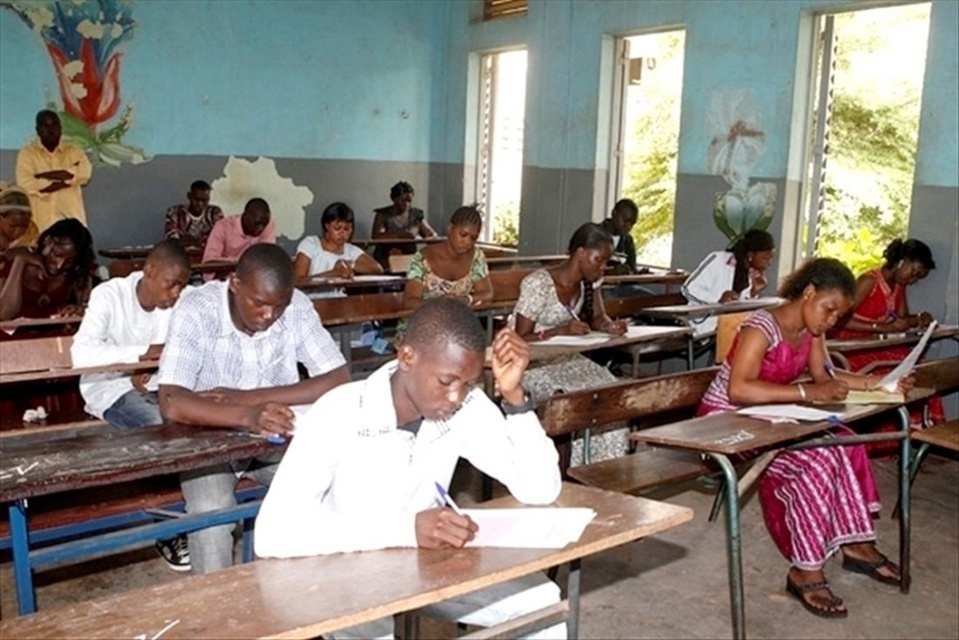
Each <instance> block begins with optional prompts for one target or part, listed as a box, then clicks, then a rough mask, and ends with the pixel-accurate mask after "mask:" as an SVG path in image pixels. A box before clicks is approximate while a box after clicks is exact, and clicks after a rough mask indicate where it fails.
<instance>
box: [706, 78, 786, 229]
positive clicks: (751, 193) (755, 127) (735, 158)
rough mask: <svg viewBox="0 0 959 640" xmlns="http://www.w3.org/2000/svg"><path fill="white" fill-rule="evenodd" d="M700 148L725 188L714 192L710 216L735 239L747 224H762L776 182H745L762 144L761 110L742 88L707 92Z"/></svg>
mask: <svg viewBox="0 0 959 640" xmlns="http://www.w3.org/2000/svg"><path fill="white" fill-rule="evenodd" d="M708 121H709V131H710V132H711V133H712V137H711V139H710V142H709V147H708V149H707V151H706V158H707V162H708V164H709V171H710V173H712V174H713V175H718V176H722V177H723V179H724V180H725V181H726V182H727V183H728V184H729V186H730V189H729V190H728V191H720V192H718V193H716V197H715V198H714V200H713V221H714V222H715V223H716V227H717V228H718V229H719V230H720V231H722V232H723V234H724V235H725V236H726V237H727V238H729V240H730V242H735V241H736V240H737V239H739V237H741V236H742V235H743V234H745V233H746V232H747V231H749V230H750V229H765V228H766V227H768V226H769V223H770V222H772V217H773V213H774V212H775V210H776V185H774V184H772V183H769V182H757V183H755V184H750V183H749V177H750V176H751V175H752V172H753V169H754V168H755V167H756V163H757V162H758V161H759V158H760V156H762V154H763V152H764V151H765V150H766V133H765V132H764V131H763V123H762V114H761V113H760V111H759V108H758V107H757V106H756V104H755V102H754V101H753V99H752V96H751V95H750V93H749V92H748V91H744V90H736V89H734V90H727V91H721V92H716V93H714V94H713V95H712V96H711V99H710V105H709V112H708Z"/></svg>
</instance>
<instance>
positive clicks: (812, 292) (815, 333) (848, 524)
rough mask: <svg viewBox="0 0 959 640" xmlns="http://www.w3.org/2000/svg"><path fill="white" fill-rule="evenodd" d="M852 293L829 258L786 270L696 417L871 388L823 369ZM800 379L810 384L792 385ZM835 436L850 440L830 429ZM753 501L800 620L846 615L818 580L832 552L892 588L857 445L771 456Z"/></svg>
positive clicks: (864, 380) (868, 470)
mask: <svg viewBox="0 0 959 640" xmlns="http://www.w3.org/2000/svg"><path fill="white" fill-rule="evenodd" d="M854 293H855V280H854V278H853V275H852V272H850V271H849V269H848V268H847V267H846V266H845V265H844V264H842V263H841V262H839V261H838V260H833V259H831V258H818V259H815V260H812V261H810V262H807V263H806V264H805V265H804V266H803V267H801V268H800V269H799V270H798V271H796V272H794V273H793V274H792V275H791V276H790V277H789V279H788V280H787V281H786V283H785V284H784V285H783V287H782V289H781V291H780V293H779V295H780V296H782V297H783V298H786V300H787V301H786V302H785V303H784V304H782V305H780V306H778V307H775V308H773V309H770V310H768V311H765V310H764V311H759V312H756V313H755V314H753V315H752V316H750V317H749V319H747V320H746V321H745V322H744V323H743V326H742V329H741V330H740V333H739V335H738V336H737V337H736V340H735V342H734V343H733V346H732V348H731V350H730V354H729V356H728V357H727V358H726V361H725V362H724V363H723V365H722V367H721V368H720V370H719V372H718V373H717V375H716V378H715V379H714V380H713V382H712V384H711V385H710V387H709V389H708V390H707V391H706V394H705V396H704V397H703V401H702V404H701V405H700V407H699V414H700V415H705V414H708V413H713V412H715V411H732V410H735V409H738V408H739V407H741V406H743V405H751V404H765V403H775V402H786V403H788V402H805V401H839V400H842V399H843V398H845V397H846V394H847V392H848V390H849V389H869V388H872V387H874V386H875V385H876V384H877V383H878V381H879V378H878V377H877V376H864V375H859V374H851V373H846V372H841V371H840V372H831V370H827V368H826V355H825V354H826V345H825V340H824V336H825V333H826V331H828V330H829V329H830V328H831V327H832V326H833V325H835V324H836V322H837V321H838V320H839V318H841V317H842V316H843V314H845V313H846V312H847V311H848V310H849V308H850V307H851V305H852V300H853V295H854ZM804 372H805V373H808V375H809V376H811V377H812V381H811V382H801V383H797V382H795V381H796V380H797V378H799V376H800V375H802V374H803V373H804ZM834 376H835V377H834ZM905 386H906V387H909V386H911V379H907V380H906V381H905ZM770 428H775V427H770ZM844 433H845V434H848V433H851V432H850V431H849V430H848V429H845V428H838V429H836V430H835V434H836V435H843V434H844ZM759 500H760V504H761V505H762V509H763V518H764V520H765V522H766V527H767V528H768V530H769V533H770V535H771V536H772V538H773V540H774V542H775V543H776V546H777V547H778V548H779V550H780V551H781V552H782V554H783V555H784V556H785V557H786V559H788V560H789V561H790V562H791V563H792V566H791V567H790V569H789V573H788V575H787V577H786V589H787V591H788V592H789V593H791V594H793V595H794V596H796V598H798V599H799V601H800V602H801V603H802V605H803V606H804V607H805V608H806V609H808V610H809V611H810V612H812V613H814V614H816V615H818V616H823V617H827V618H840V617H845V616H846V615H847V614H848V611H847V609H846V607H845V606H844V605H843V602H842V599H841V598H839V597H837V596H835V595H834V594H833V593H832V591H831V590H830V588H829V584H828V582H827V581H826V577H825V574H824V572H823V568H824V566H825V564H826V562H827V561H828V560H829V558H830V557H831V556H832V555H833V554H835V553H836V552H837V551H839V550H840V549H841V550H842V553H843V563H842V566H843V568H844V569H846V570H849V571H856V572H859V573H864V574H866V575H868V576H869V577H871V578H873V579H875V580H878V581H880V582H883V583H887V584H894V585H898V584H899V582H900V579H901V576H900V573H899V567H897V566H896V565H895V564H893V563H892V562H890V561H889V560H888V559H887V558H886V557H885V556H884V555H882V553H880V552H879V550H878V549H877V548H876V529H875V526H874V525H873V521H872V514H873V513H874V512H876V511H878V510H879V494H878V491H877V488H876V481H875V478H874V477H873V473H872V467H871V466H870V463H869V460H868V458H867V456H866V452H865V449H864V448H863V447H862V445H848V446H836V447H822V448H816V449H803V450H798V451H786V452H782V453H780V454H779V455H777V456H776V458H775V459H774V460H773V462H772V463H771V464H770V465H769V466H768V467H767V468H766V470H765V471H764V472H763V475H762V476H761V478H760V481H759Z"/></svg>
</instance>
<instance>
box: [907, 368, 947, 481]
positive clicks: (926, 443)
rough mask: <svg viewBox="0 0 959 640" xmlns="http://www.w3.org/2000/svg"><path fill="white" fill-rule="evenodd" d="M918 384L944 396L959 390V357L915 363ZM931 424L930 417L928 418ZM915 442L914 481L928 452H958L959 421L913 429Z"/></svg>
mask: <svg viewBox="0 0 959 640" xmlns="http://www.w3.org/2000/svg"><path fill="white" fill-rule="evenodd" d="M913 375H914V376H915V379H916V386H917V387H925V388H928V389H935V390H936V393H938V394H940V395H943V394H948V393H952V392H954V391H956V390H959V358H956V357H953V358H941V359H938V360H929V361H926V362H922V363H920V364H918V365H916V368H915V369H914V371H913ZM926 422H927V423H928V418H927V420H926ZM910 437H911V438H912V440H913V442H918V443H920V444H919V448H918V449H917V450H916V452H915V454H914V455H913V458H912V464H911V465H910V470H909V477H910V481H914V480H915V479H916V476H917V475H918V474H919V467H920V465H922V461H923V460H925V458H926V456H927V455H928V454H929V452H930V451H931V450H932V449H933V448H934V447H936V448H940V449H946V450H947V451H952V452H953V453H956V452H959V420H952V421H950V422H946V423H943V424H937V425H933V426H930V427H927V428H925V429H921V430H919V431H912V432H911V436H910Z"/></svg>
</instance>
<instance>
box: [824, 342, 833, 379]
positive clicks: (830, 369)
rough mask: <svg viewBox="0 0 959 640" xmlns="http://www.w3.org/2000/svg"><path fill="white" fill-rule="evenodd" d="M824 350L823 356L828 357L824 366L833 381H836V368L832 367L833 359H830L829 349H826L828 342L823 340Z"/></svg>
mask: <svg viewBox="0 0 959 640" xmlns="http://www.w3.org/2000/svg"><path fill="white" fill-rule="evenodd" d="M822 349H823V352H824V354H823V355H825V356H826V361H825V362H824V363H823V366H824V367H825V368H826V374H827V375H828V376H829V377H830V378H832V379H833V380H835V379H836V368H835V367H834V366H832V358H830V357H829V349H827V348H826V341H825V340H823V343H822Z"/></svg>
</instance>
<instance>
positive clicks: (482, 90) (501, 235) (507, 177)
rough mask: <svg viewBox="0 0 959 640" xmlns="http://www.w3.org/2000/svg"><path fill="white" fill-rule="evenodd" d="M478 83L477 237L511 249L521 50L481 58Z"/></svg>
mask: <svg viewBox="0 0 959 640" xmlns="http://www.w3.org/2000/svg"><path fill="white" fill-rule="evenodd" d="M479 84H480V86H479V94H478V96H477V97H478V103H479V105H478V106H479V108H478V110H477V111H476V112H475V113H476V114H477V116H476V127H475V132H476V143H475V149H476V158H475V166H476V175H475V179H474V180H473V181H472V183H473V184H474V185H475V186H474V189H475V191H474V194H473V199H474V200H475V201H476V202H478V203H480V204H481V205H482V206H483V211H485V212H486V220H487V223H486V224H485V225H484V227H483V238H484V239H485V240H492V241H493V242H497V243H500V244H507V245H511V246H512V245H516V244H517V243H518V241H519V207H520V197H521V195H522V175H523V119H524V117H525V113H526V51H525V50H518V51H504V52H501V53H490V54H484V55H482V56H481V57H480V69H479ZM467 148H468V149H469V148H474V145H467ZM467 164H471V163H470V162H467Z"/></svg>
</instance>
